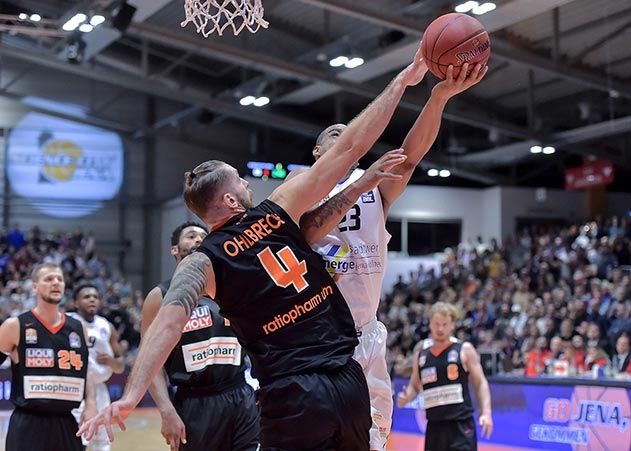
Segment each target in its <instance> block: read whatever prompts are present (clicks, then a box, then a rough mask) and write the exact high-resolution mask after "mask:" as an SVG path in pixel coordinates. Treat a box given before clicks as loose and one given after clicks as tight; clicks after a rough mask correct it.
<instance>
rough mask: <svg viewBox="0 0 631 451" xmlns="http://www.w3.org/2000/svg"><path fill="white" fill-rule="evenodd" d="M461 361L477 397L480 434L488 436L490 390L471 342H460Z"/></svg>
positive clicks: (491, 423) (489, 433) (491, 426)
mask: <svg viewBox="0 0 631 451" xmlns="http://www.w3.org/2000/svg"><path fill="white" fill-rule="evenodd" d="M461 354H462V363H463V366H464V368H465V369H466V370H467V371H468V372H469V378H470V379H471V384H472V385H473V388H474V390H475V395H476V397H477V399H478V406H479V409H480V415H479V417H478V423H479V424H480V427H481V428H482V436H483V437H486V438H489V437H490V436H491V434H492V433H493V417H492V414H491V390H489V382H488V381H487V380H486V376H484V370H483V369H482V365H480V357H479V356H478V353H477V351H476V350H475V348H474V347H473V345H472V344H471V343H468V342H465V343H463V344H462V351H461Z"/></svg>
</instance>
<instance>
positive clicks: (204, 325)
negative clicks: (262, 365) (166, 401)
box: [159, 280, 245, 392]
mask: <svg viewBox="0 0 631 451" xmlns="http://www.w3.org/2000/svg"><path fill="white" fill-rule="evenodd" d="M170 285H171V281H170V280H168V281H166V282H162V283H161V284H160V285H159V287H160V290H161V291H162V297H164V295H165V294H166V292H167V290H168V289H169V286H170ZM164 369H165V371H166V373H167V376H168V377H169V382H170V383H171V385H175V386H177V387H178V388H182V387H191V388H192V387H196V388H203V389H206V390H208V391H212V392H218V391H222V389H223V388H224V387H225V388H227V387H230V386H232V385H234V384H236V383H240V382H243V381H244V380H245V376H244V372H245V353H244V352H243V349H241V345H240V344H239V342H238V341H237V339H236V338H235V336H234V333H233V332H232V329H231V328H230V325H229V322H228V321H227V320H226V319H224V318H223V317H222V316H221V315H219V306H217V304H215V303H214V302H213V301H212V300H211V299H209V298H206V297H203V298H201V299H200V300H199V303H198V305H197V307H196V308H195V309H194V310H193V313H192V314H191V317H190V319H189V320H188V322H187V323H186V325H185V326H184V329H183V330H182V338H180V341H179V343H178V344H177V346H176V347H175V348H174V349H173V351H171V354H169V357H168V358H167V361H166V363H165V364H164Z"/></svg>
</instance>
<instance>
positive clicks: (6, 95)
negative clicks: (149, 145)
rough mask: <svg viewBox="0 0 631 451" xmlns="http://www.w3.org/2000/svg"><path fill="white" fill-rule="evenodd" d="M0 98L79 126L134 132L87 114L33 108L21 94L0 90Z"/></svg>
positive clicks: (41, 107)
mask: <svg viewBox="0 0 631 451" xmlns="http://www.w3.org/2000/svg"><path fill="white" fill-rule="evenodd" d="M0 97H2V98H3V99H7V100H10V101H13V102H15V104H16V105H19V106H21V107H22V108H24V109H26V110H28V111H33V112H36V113H42V114H47V115H49V116H55V117H58V118H60V119H66V120H69V121H73V122H79V123H81V124H86V125H92V126H94V127H99V128H103V129H106V130H111V131H115V132H119V133H131V132H133V131H134V130H135V129H134V127H132V126H131V125H129V124H121V123H119V122H116V121H112V120H109V119H103V118H100V117H97V116H93V115H89V114H86V115H79V114H67V113H62V112H61V111H58V110H55V109H52V108H45V107H43V106H35V105H32V104H29V103H25V102H24V101H23V100H24V98H25V97H27V96H26V95H23V94H17V93H12V92H8V91H5V90H2V91H0Z"/></svg>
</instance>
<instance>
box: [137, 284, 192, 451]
mask: <svg viewBox="0 0 631 451" xmlns="http://www.w3.org/2000/svg"><path fill="white" fill-rule="evenodd" d="M160 307H162V291H161V290H160V287H155V288H154V289H153V290H151V291H150V292H149V294H148V295H147V297H146V299H145V302H144V303H143V304H142V322H141V327H140V335H141V336H142V337H143V338H144V337H145V335H146V333H147V330H148V329H149V326H151V324H152V323H153V320H154V319H155V318H156V316H157V315H158V312H159V311H160ZM149 393H150V394H151V397H152V398H153V401H154V402H155V403H156V406H157V407H158V410H159V412H160V418H161V420H162V425H161V427H160V432H161V433H162V436H163V437H164V439H165V441H166V443H167V445H169V446H170V447H171V450H173V451H177V450H178V449H179V447H180V442H181V443H184V444H185V443H186V428H185V426H184V422H183V421H182V419H181V418H180V416H179V415H178V414H177V412H176V411H175V406H173V403H172V402H171V398H170V397H169V390H168V388H167V383H166V372H165V371H164V368H162V370H161V371H160V373H159V374H157V375H156V377H154V378H153V381H151V385H150V386H149Z"/></svg>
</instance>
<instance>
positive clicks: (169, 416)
mask: <svg viewBox="0 0 631 451" xmlns="http://www.w3.org/2000/svg"><path fill="white" fill-rule="evenodd" d="M160 416H161V417H162V428H161V429H160V432H161V433H162V437H164V440H165V441H166V442H167V445H169V446H170V447H171V451H177V450H178V449H180V443H182V444H186V427H185V426H184V422H183V421H182V419H181V418H180V416H179V415H178V414H177V412H176V411H175V409H174V408H170V409H169V410H167V411H164V412H160Z"/></svg>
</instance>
